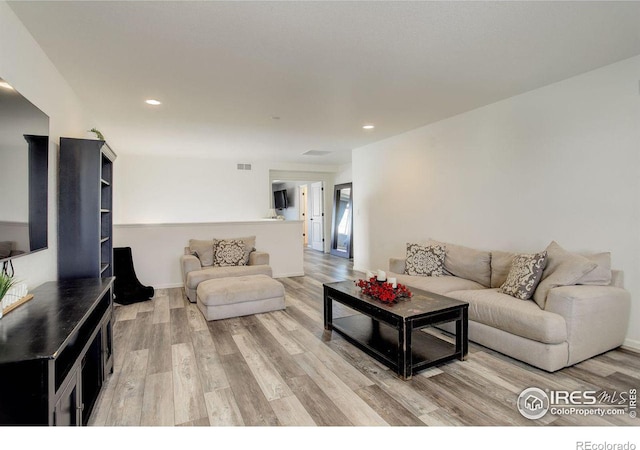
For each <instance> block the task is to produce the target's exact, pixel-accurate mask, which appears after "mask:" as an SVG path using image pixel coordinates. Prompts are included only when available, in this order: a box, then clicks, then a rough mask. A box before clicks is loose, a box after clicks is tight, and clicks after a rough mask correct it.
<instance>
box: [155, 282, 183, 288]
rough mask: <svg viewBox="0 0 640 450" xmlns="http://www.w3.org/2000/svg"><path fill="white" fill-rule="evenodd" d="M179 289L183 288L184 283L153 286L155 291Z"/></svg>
mask: <svg viewBox="0 0 640 450" xmlns="http://www.w3.org/2000/svg"><path fill="white" fill-rule="evenodd" d="M177 287H182V283H169V284H156V285H155V286H153V288H154V289H170V288H177Z"/></svg>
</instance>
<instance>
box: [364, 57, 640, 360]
mask: <svg viewBox="0 0 640 450" xmlns="http://www.w3.org/2000/svg"><path fill="white" fill-rule="evenodd" d="M639 74H640V56H638V57H634V58H631V59H628V60H625V61H622V62H619V63H616V64H613V65H610V66H607V67H604V68H601V69H598V70H595V71H592V72H589V73H586V74H583V75H580V76H577V77H573V78H570V79H567V80H565V81H562V82H559V83H555V84H553V85H550V86H547V87H544V88H541V89H537V90H534V91H531V92H528V93H525V94H522V95H519V96H516V97H513V98H510V99H507V100H504V101H501V102H498V103H495V104H492V105H489V106H486V107H483V108H479V109H477V110H474V111H471V112H468V113H465V114H461V115H459V116H456V117H452V118H450V119H447V120H443V121H441V122H438V123H435V124H432V125H429V126H425V127H422V128H419V129H416V130H413V131H411V132H408V133H405V134H402V135H399V136H395V137H393V138H390V139H387V140H385V141H381V142H378V143H375V144H372V145H369V146H366V147H362V148H359V149H356V150H354V151H353V161H352V163H353V182H354V193H355V197H356V198H357V202H356V204H355V218H354V238H355V243H354V251H355V254H354V263H355V267H356V269H360V270H363V269H367V268H384V267H387V265H388V258H389V257H390V256H402V255H404V254H405V243H406V242H408V241H423V240H426V239H427V238H430V237H431V238H434V239H438V240H442V241H449V242H453V243H458V244H462V245H468V246H471V247H476V248H484V249H501V250H515V251H535V250H543V249H544V248H545V247H546V246H547V245H548V244H549V242H550V241H551V240H556V241H558V243H559V244H560V245H561V246H563V247H564V248H566V249H568V250H572V251H594V252H595V251H611V252H612V258H613V266H614V268H617V269H622V270H624V272H625V280H626V282H625V285H626V287H627V288H628V289H629V290H630V291H631V294H632V313H631V319H630V326H629V331H628V340H627V344H628V345H630V346H636V347H639V348H640V273H639V272H640V96H639V91H638V78H639V76H640V75H639Z"/></svg>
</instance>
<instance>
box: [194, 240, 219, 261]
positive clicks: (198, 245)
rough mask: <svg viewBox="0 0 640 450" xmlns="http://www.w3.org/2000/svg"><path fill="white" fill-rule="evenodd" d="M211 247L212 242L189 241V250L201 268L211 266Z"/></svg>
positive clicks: (212, 245)
mask: <svg viewBox="0 0 640 450" xmlns="http://www.w3.org/2000/svg"><path fill="white" fill-rule="evenodd" d="M213 247H214V241H213V240H210V241H207V240H201V239H189V250H190V251H191V253H192V254H194V255H196V256H197V257H198V259H199V260H200V264H202V267H208V266H212V265H213Z"/></svg>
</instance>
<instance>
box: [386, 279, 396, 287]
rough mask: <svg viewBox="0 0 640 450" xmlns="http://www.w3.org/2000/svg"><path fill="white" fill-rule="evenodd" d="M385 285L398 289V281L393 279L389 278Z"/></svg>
mask: <svg viewBox="0 0 640 450" xmlns="http://www.w3.org/2000/svg"><path fill="white" fill-rule="evenodd" d="M387 283H391V287H392V288H394V289H395V288H397V287H398V280H396V279H395V278H392V277H389V279H388V280H387Z"/></svg>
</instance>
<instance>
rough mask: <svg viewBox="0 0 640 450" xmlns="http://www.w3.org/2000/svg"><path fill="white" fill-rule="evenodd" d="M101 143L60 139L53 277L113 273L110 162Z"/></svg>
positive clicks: (112, 156)
mask: <svg viewBox="0 0 640 450" xmlns="http://www.w3.org/2000/svg"><path fill="white" fill-rule="evenodd" d="M115 159H116V154H115V153H114V152H113V150H111V148H110V147H109V146H108V145H107V143H106V142H105V141H99V140H93V139H73V138H60V163H59V186H60V188H59V196H58V277H59V278H60V279H63V280H67V279H73V278H90V277H110V276H113V239H112V237H113V211H112V205H113V162H114V160H115Z"/></svg>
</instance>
